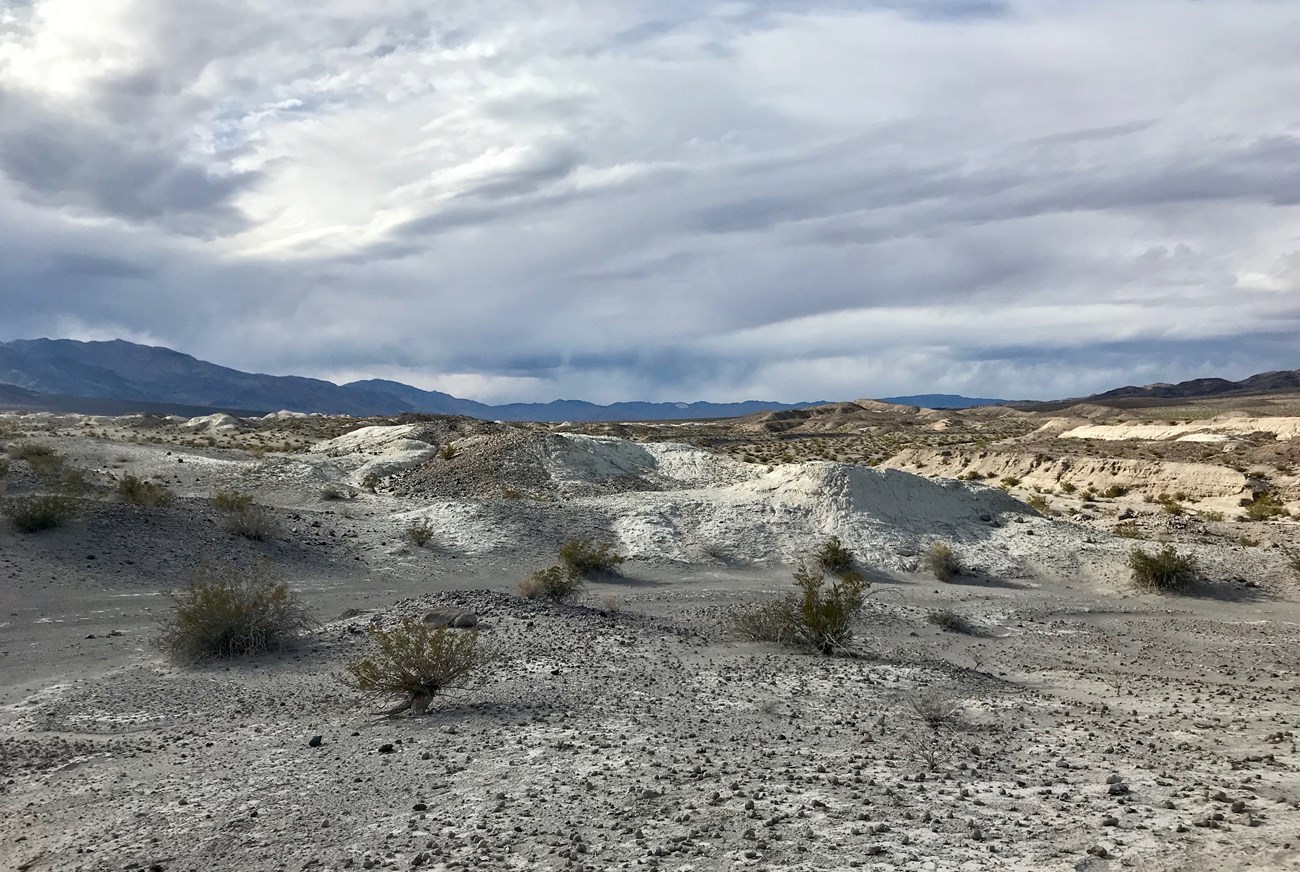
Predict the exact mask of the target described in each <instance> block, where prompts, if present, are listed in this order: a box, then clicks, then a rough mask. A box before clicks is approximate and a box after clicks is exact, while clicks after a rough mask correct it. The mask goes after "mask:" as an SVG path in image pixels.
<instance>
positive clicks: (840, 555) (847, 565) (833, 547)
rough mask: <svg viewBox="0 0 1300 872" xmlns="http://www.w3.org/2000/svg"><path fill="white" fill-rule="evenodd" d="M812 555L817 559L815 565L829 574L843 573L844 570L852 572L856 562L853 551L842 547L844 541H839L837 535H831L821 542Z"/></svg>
mask: <svg viewBox="0 0 1300 872" xmlns="http://www.w3.org/2000/svg"><path fill="white" fill-rule="evenodd" d="M813 556H814V558H815V559H816V561H817V565H818V566H820V567H821V568H822V570H823V571H825V572H829V573H830V574H831V575H843V574H844V573H846V572H852V571H853V567H854V564H856V563H857V560H856V559H855V558H854V556H853V552H852V551H850V550H849V549H847V548H845V547H844V543H843V542H841V541H840V537H839V536H832V537H831V538H829V539H827V540H826V541H825V542H823V543H822V545H821V547H820V548H818V549H817V551H816V553H815V554H814V555H813Z"/></svg>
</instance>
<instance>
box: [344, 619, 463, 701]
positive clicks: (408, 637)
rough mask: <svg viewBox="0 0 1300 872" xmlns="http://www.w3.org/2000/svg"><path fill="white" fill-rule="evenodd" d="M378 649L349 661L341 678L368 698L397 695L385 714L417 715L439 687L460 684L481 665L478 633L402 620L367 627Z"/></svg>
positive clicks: (440, 688) (436, 693)
mask: <svg viewBox="0 0 1300 872" xmlns="http://www.w3.org/2000/svg"><path fill="white" fill-rule="evenodd" d="M369 634H370V638H371V639H373V640H374V641H375V642H376V643H377V644H378V646H379V650H378V651H376V652H375V653H374V654H371V655H370V656H367V657H362V658H360V659H358V660H354V661H352V662H351V663H348V664H347V666H346V667H345V668H346V669H347V673H348V674H347V677H346V678H345V679H344V682H345V683H346V684H348V685H349V686H350V687H352V688H353V689H354V690H357V691H359V692H361V693H363V694H365V695H366V696H368V697H371V698H376V699H382V698H390V699H391V698H393V697H400V698H402V702H401V703H399V704H398V706H397V707H396V708H393V709H390V710H389V711H388V712H387V714H389V715H395V714H398V713H400V712H403V711H407V710H408V709H409V710H410V712H411V713H412V714H415V715H420V714H424V712H425V711H426V710H427V709H428V707H429V703H431V702H432V701H433V698H434V697H435V696H437V695H438V693H439V691H441V690H443V689H445V688H448V687H453V686H455V685H457V684H460V683H462V682H464V680H465V679H466V678H467V677H468V676H469V675H470V673H472V672H473V671H474V669H475V667H477V666H478V664H479V658H478V656H477V653H476V645H477V642H478V633H477V632H476V631H473V630H471V631H469V632H465V631H459V630H453V629H449V628H447V627H433V626H430V625H428V624H423V623H421V622H419V621H417V620H415V619H413V618H405V619H403V620H402V621H401V622H400V623H399V624H397V625H396V626H395V627H393V628H392V629H388V630H385V629H382V628H379V627H371V628H370V630H369Z"/></svg>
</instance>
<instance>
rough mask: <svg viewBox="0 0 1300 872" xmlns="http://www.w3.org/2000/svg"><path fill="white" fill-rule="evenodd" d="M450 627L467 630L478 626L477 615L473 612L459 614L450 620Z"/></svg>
mask: <svg viewBox="0 0 1300 872" xmlns="http://www.w3.org/2000/svg"><path fill="white" fill-rule="evenodd" d="M451 626H453V627H456V628H458V629H461V630H468V629H472V628H474V627H477V626H478V615H476V614H474V613H473V612H461V613H460V614H459V615H457V616H456V617H454V618H452V621H451Z"/></svg>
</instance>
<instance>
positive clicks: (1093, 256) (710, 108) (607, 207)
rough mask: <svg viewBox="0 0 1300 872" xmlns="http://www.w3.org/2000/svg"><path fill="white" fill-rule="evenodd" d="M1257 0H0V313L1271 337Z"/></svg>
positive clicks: (805, 340) (353, 344)
mask: <svg viewBox="0 0 1300 872" xmlns="http://www.w3.org/2000/svg"><path fill="white" fill-rule="evenodd" d="M1297 59H1300V4H1297V3H1295V2H1294V0H911V2H907V0H855V2H848V0H726V2H722V0H655V2H649V0H644V2H631V0H599V2H598V0H549V2H534V0H440V2H438V3H429V2H427V0H310V2H302V0H184V2H159V0H0V312H2V313H3V315H2V316H0V340H8V339H18V338H34V337H38V336H51V337H69V338H74V339H109V338H122V339H128V340H132V341H137V342H145V343H148V344H154V345H166V346H168V347H171V348H175V349H177V350H180V351H184V352H187V353H190V354H194V355H195V356H197V357H200V358H203V359H205V360H211V361H213V362H216V363H220V364H224V365H227V366H233V367H237V368H240V369H246V370H253V371H260V372H270V373H276V374H290V373H292V374H298V375H310V376H317V377H321V378H328V379H331V380H334V381H339V382H344V381H349V380H352V379H359V378H370V377H376V378H393V379H397V380H400V381H405V382H408V383H410V384H414V385H417V386H419V387H423V388H427V389H437V390H444V391H448V392H450V393H453V394H456V395H458V396H463V397H469V398H473V399H477V400H481V401H485V402H514V401H546V400H551V399H556V398H573V399H587V400H591V401H594V402H613V401H617V400H659V401H690V400H713V401H727V400H742V399H750V398H755V399H765V400H774V401H786V402H798V401H806V400H813V399H851V398H857V397H880V396H896V395H902V394H914V393H932V392H946V393H962V394H966V395H971V396H983V397H1004V398H1010V399H1022V398H1037V399H1050V398H1058V397H1065V396H1082V395H1085V394H1087V393H1091V392H1094V391H1100V390H1105V389H1108V388H1112V387H1116V386H1119V385H1125V384H1144V383H1150V382H1157V381H1177V380H1182V379H1186V378H1196V377H1202V376H1223V377H1229V378H1241V377H1244V376H1246V375H1249V374H1252V373H1255V372H1260V371H1266V370H1277V369H1295V368H1297V367H1300V103H1297V95H1300V62H1298V61H1297Z"/></svg>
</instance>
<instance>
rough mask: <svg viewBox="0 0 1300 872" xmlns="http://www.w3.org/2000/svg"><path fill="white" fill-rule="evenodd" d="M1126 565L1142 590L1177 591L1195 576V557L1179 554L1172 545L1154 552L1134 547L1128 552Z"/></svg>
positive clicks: (1134, 581) (1189, 582)
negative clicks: (1150, 552)
mask: <svg viewBox="0 0 1300 872" xmlns="http://www.w3.org/2000/svg"><path fill="white" fill-rule="evenodd" d="M1128 565H1129V568H1130V569H1132V570H1133V583H1134V584H1135V585H1137V586H1138V587H1139V588H1141V589H1143V590H1153V591H1161V592H1169V591H1178V590H1182V589H1184V588H1186V587H1187V586H1188V585H1189V584H1191V583H1192V581H1193V579H1195V578H1196V559H1195V558H1193V557H1191V556H1190V555H1184V554H1179V553H1178V552H1177V551H1175V550H1174V546H1172V545H1166V546H1165V547H1164V548H1162V549H1160V550H1159V551H1157V552H1156V553H1155V554H1148V553H1147V552H1145V551H1143V550H1142V549H1140V548H1134V549H1133V550H1132V551H1130V552H1129V556H1128Z"/></svg>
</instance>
